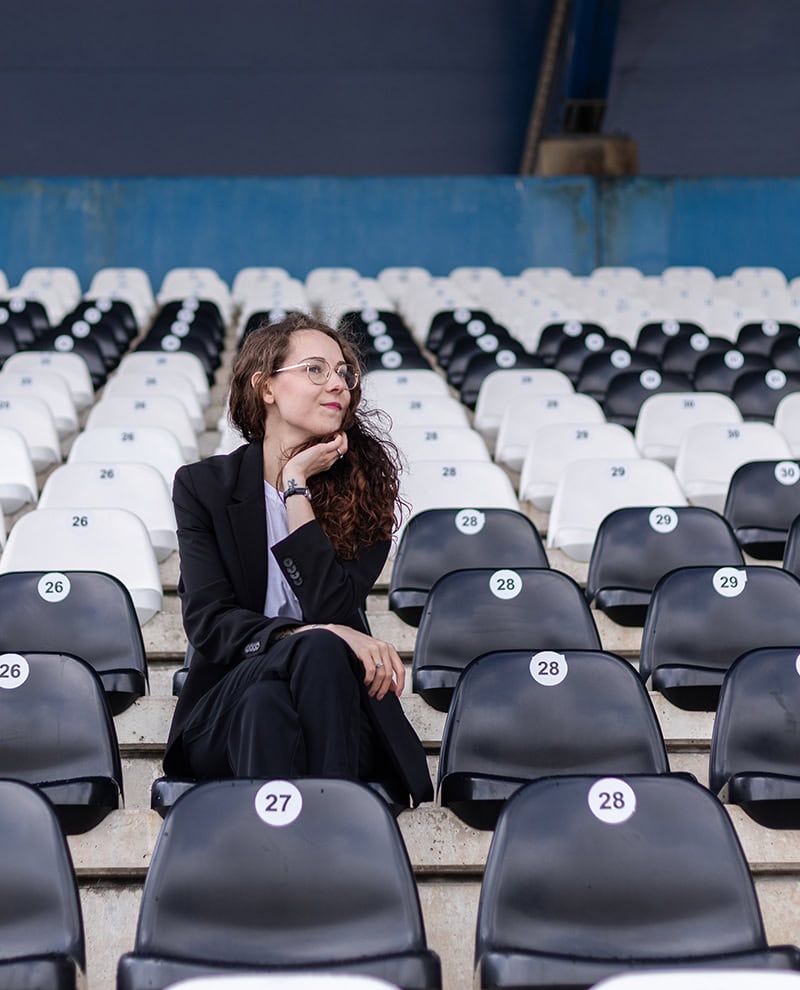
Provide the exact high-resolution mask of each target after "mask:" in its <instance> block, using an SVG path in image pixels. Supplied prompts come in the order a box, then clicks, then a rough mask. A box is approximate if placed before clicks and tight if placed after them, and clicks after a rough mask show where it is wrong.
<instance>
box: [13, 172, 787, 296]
mask: <svg viewBox="0 0 800 990" xmlns="http://www.w3.org/2000/svg"><path fill="white" fill-rule="evenodd" d="M798 216H800V179H785V180H781V179H754V180H743V179H694V180H692V179H670V180H658V179H631V180H617V181H611V180H608V181H597V180H591V179H583V178H572V179H569V178H566V179H515V178H512V177H504V176H495V177H486V178H449V179H447V178H438V179H437V178H431V179H401V178H395V179H385V178H384V179H378V178H376V179H369V178H364V179H337V178H318V179H315V178H298V179H6V180H0V270H5V272H6V274H7V275H8V278H9V281H10V282H12V283H14V282H16V281H18V279H19V277H20V276H21V275H22V273H23V272H24V271H25V269H26V268H28V267H30V266H32V265H67V266H70V267H72V268H74V269H76V271H77V272H78V274H79V276H80V278H81V281H82V283H83V284H84V286H85V285H87V284H88V281H89V279H90V278H91V275H92V274H93V273H94V272H95V271H96V270H97V269H98V268H101V267H104V266H106V265H135V266H140V267H143V268H145V269H146V270H147V271H148V272H149V274H150V276H151V278H152V279H153V281H154V282H155V283H156V284H157V283H159V282H160V280H161V278H162V277H163V275H164V272H165V271H166V270H167V269H169V268H171V267H173V266H177V265H202V266H206V265H208V266H210V267H212V268H215V269H217V270H218V271H219V273H220V274H221V275H222V276H223V278H225V279H227V280H229V281H230V280H231V279H232V278H233V276H234V275H235V273H236V272H237V271H238V270H239V269H240V268H242V267H244V266H246V265H281V266H283V267H285V268H288V269H289V271H290V272H291V273H292V274H294V275H296V276H300V277H303V276H305V275H306V273H307V272H308V270H309V269H310V268H313V267H316V266H319V265H349V266H352V267H354V268H356V269H358V270H359V271H360V272H362V274H364V275H375V274H376V273H377V272H378V271H380V269H381V268H384V267H386V266H387V265H403V264H414V265H424V266H425V267H427V268H428V269H429V270H430V271H432V272H433V273H434V274H438V275H442V274H446V273H447V272H449V271H450V270H451V269H452V268H454V267H456V266H457V265H493V266H495V267H497V268H499V269H500V270H501V271H503V272H504V273H506V274H516V273H518V272H519V271H520V270H521V269H523V268H526V267H528V266H530V265H563V266H565V267H567V268H569V269H571V270H572V271H573V272H575V273H577V274H586V273H588V272H589V271H591V269H592V268H593V267H594V266H596V265H599V264H616V265H626V264H631V265H636V266H638V267H639V268H641V269H642V270H643V271H644V272H646V273H648V274H656V273H658V272H660V271H661V270H662V269H663V268H665V267H666V266H667V265H674V264H701V265H707V266H708V267H710V268H711V269H712V270H713V271H715V272H716V273H717V274H718V275H722V274H727V273H729V272H730V271H732V270H733V269H734V268H736V267H737V266H739V265H748V264H749V265H777V266H778V267H779V268H781V269H783V270H784V271H785V272H786V274H787V275H788V276H790V277H791V276H795V275H798V274H800V251H798V250H797V230H796V218H797V217H798Z"/></svg>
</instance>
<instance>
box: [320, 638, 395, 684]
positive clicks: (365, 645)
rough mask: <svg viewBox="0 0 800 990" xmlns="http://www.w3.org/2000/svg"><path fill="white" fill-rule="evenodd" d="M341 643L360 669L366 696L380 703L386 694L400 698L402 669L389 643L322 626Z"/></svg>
mask: <svg viewBox="0 0 800 990" xmlns="http://www.w3.org/2000/svg"><path fill="white" fill-rule="evenodd" d="M321 628H323V629H329V630H330V631H331V632H333V633H336V635H337V636H338V637H339V638H340V639H343V640H344V641H345V643H347V645H348V646H349V647H350V649H351V650H352V651H353V653H355V655H356V657H357V658H358V660H359V661H360V662H361V664H362V666H363V667H364V683H365V684H366V685H367V686H368V687H369V696H370V697H371V698H377V699H378V701H380V700H381V699H382V698H384V697H385V696H386V693H387V691H392V692H393V693H394V694H396V695H397V696H398V698H399V697H400V695H401V694H402V693H403V686H404V685H405V680H406V670H405V667H404V666H403V661H402V660H401V659H400V657H399V655H398V653H397V650H396V649H395V648H394V647H393V646H392V644H391V643H385V642H384V641H383V640H382V639H375V637H374V636H368V635H367V634H366V633H362V632H359V631H358V630H357V629H351V628H350V626H340V625H338V624H337V623H329V624H327V625H324V626H322V627H321Z"/></svg>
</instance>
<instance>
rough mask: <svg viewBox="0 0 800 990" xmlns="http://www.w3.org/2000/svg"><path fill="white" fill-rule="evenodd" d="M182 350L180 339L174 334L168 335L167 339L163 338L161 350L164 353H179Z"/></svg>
mask: <svg viewBox="0 0 800 990" xmlns="http://www.w3.org/2000/svg"><path fill="white" fill-rule="evenodd" d="M180 349H181V341H180V337H176V336H175V334H173V333H168V334H167V335H166V336H165V337H162V338H161V350H162V351H179V350H180Z"/></svg>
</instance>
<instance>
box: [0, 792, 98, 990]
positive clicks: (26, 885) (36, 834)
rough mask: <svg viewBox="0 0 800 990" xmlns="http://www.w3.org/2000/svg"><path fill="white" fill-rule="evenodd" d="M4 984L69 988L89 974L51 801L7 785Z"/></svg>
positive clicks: (2, 873) (0, 931)
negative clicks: (86, 968) (85, 969)
mask: <svg viewBox="0 0 800 990" xmlns="http://www.w3.org/2000/svg"><path fill="white" fill-rule="evenodd" d="M0 834H2V836H3V841H2V843H0V983H1V984H2V985H3V986H5V987H13V988H15V990H16V988H17V987H37V988H41V990H65V988H74V987H75V986H76V976H77V975H78V973H79V971H82V970H84V968H85V947H84V934H83V919H82V917H81V907H80V901H79V899H78V884H77V882H76V880H75V871H74V869H73V866H72V859H71V858H70V854H69V849H68V848H67V843H66V841H65V839H64V836H63V834H62V832H61V827H60V826H59V823H58V819H57V818H56V815H55V813H54V811H53V808H52V806H51V804H50V802H49V801H48V800H47V799H46V798H44V797H43V796H42V795H41V794H39V793H38V792H37V791H36V790H34V788H32V787H29V786H28V785H27V784H23V783H19V782H17V781H14V780H0Z"/></svg>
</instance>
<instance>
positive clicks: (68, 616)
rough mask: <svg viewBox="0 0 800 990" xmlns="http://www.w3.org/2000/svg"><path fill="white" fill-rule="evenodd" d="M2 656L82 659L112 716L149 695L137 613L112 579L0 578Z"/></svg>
mask: <svg viewBox="0 0 800 990" xmlns="http://www.w3.org/2000/svg"><path fill="white" fill-rule="evenodd" d="M0 651H2V652H15V653H19V652H27V651H33V652H37V653H70V654H72V655H74V656H77V657H80V658H81V659H82V660H85V661H86V663H88V664H89V665H90V666H91V667H92V668H93V669H94V670H95V671H96V672H97V674H98V676H99V678H100V681H101V683H102V685H103V689H104V690H105V692H106V695H107V697H108V700H109V704H110V706H111V710H112V712H114V714H118V713H119V712H121V711H124V710H125V709H126V708H127V707H129V706H130V705H131V704H133V702H134V701H135V700H136V698H139V697H141V696H142V695H143V694H146V693H147V682H148V678H147V661H146V658H145V649H144V642H143V640H142V631H141V629H140V628H139V623H138V621H137V618H136V610H135V609H134V606H133V602H132V601H131V597H130V595H129V594H128V591H127V590H126V588H125V586H124V585H123V584H122V582H121V581H118V580H117V579H116V578H114V577H112V576H111V575H110V574H102V573H99V572H93V571H67V572H66V573H58V572H43V571H23V572H17V573H8V574H0Z"/></svg>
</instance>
